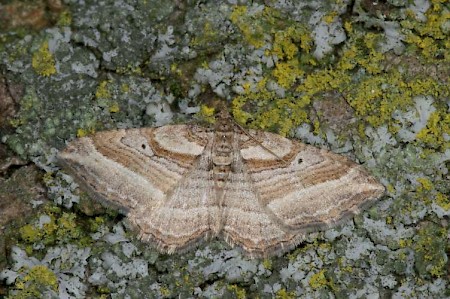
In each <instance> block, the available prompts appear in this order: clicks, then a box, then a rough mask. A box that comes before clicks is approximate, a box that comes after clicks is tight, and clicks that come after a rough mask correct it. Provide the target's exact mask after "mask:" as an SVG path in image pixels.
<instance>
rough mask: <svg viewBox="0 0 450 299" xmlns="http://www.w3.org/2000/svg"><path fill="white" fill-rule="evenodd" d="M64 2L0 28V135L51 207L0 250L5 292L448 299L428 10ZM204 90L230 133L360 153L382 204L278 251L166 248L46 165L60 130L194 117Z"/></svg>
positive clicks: (446, 132)
mask: <svg viewBox="0 0 450 299" xmlns="http://www.w3.org/2000/svg"><path fill="white" fill-rule="evenodd" d="M65 3H66V5H67V7H66V8H65V9H66V10H65V13H64V14H62V15H61V18H60V20H59V21H58V22H57V24H56V25H55V26H54V27H51V28H48V29H45V30H43V31H40V32H36V33H34V34H28V32H22V33H20V34H18V33H15V34H14V37H11V34H8V33H5V32H2V33H0V37H1V39H0V42H1V49H2V51H1V52H0V59H1V62H0V66H1V69H2V71H3V72H4V73H5V76H6V77H7V78H8V80H10V81H11V82H17V83H18V84H21V85H23V86H25V92H24V95H23V96H22V97H21V99H20V103H19V104H20V108H19V110H18V112H17V114H16V118H15V119H13V120H12V121H11V125H12V126H14V128H15V131H14V132H7V134H5V133H6V132H5V133H3V132H2V141H3V142H4V143H6V144H7V145H9V146H10V148H12V149H13V150H14V152H15V153H16V154H18V155H21V156H22V157H28V158H29V159H30V160H31V161H32V162H33V163H35V164H36V165H37V166H38V167H39V168H40V169H42V178H43V182H44V185H45V187H46V190H47V191H48V193H47V194H48V197H49V198H50V199H51V200H53V202H54V203H55V204H56V205H57V207H53V208H51V209H49V210H46V211H44V212H42V211H41V212H39V213H38V214H37V215H35V216H34V217H32V218H31V219H29V220H27V224H20V227H19V230H18V231H19V232H20V233H19V235H18V236H17V238H13V239H12V241H11V242H10V243H8V244H10V245H8V246H9V250H10V252H11V254H10V256H9V258H10V261H9V264H8V265H7V266H6V268H5V270H4V271H1V270H0V271H1V273H2V274H1V277H2V278H3V282H4V284H5V285H7V286H8V288H9V294H8V295H9V296H10V297H11V298H20V296H22V295H24V294H25V295H26V294H27V293H26V291H29V292H32V293H31V295H30V294H28V295H30V296H35V297H39V295H36V294H40V296H43V297H46V298H52V297H55V298H57V297H59V298H61V297H65V298H83V297H86V296H92V297H96V296H97V297H101V298H109V297H110V298H177V297H182V298H214V297H223V298H226V297H234V298H236V297H237V298H246V297H248V298H252V297H256V296H258V297H260V298H273V297H277V298H298V297H302V298H317V297H320V298H331V297H333V296H334V297H338V298H367V297H392V298H405V297H417V298H436V297H445V296H449V295H450V292H449V284H448V279H447V277H448V275H449V273H448V271H449V270H448V258H447V253H448V235H449V228H448V223H447V220H448V216H449V215H450V186H449V184H448V181H449V172H448V168H449V166H450V164H449V163H450V144H449V142H450V137H449V136H450V117H449V112H450V101H449V100H448V97H449V88H448V86H449V84H448V74H449V73H450V70H449V67H448V65H449V64H448V61H449V58H450V57H449V56H448V49H449V45H448V37H449V23H450V21H449V14H448V7H447V6H445V3H443V2H442V1H438V0H430V1H413V2H410V1H387V2H377V3H376V4H377V5H375V4H374V3H375V2H373V1H354V2H351V1H322V2H319V1H316V2H311V1H297V2H289V1H288V2H286V1H275V2H270V3H268V2H267V1H266V2H264V3H263V2H262V1H259V2H252V3H248V2H246V1H241V2H239V3H238V2H236V1H221V2H204V1H203V2H202V1H197V2H182V1H181V2H180V1H173V2H172V1H152V0H148V1H102V2H98V1H84V2H80V1H65ZM211 97H219V98H222V99H223V100H224V101H225V100H227V101H228V102H230V103H231V105H230V106H231V110H232V112H233V115H234V117H235V119H236V120H237V121H238V122H240V123H242V124H244V125H245V126H247V127H251V128H263V129H266V130H272V131H276V132H279V133H281V134H284V135H289V136H295V137H297V138H299V139H301V140H303V141H305V142H307V143H310V144H314V145H317V146H320V147H328V148H330V149H332V150H333V151H335V152H339V153H342V154H346V155H348V156H350V157H351V158H352V159H353V160H355V161H358V162H360V163H363V164H364V166H365V167H366V168H367V169H368V171H370V172H371V173H373V174H374V175H375V176H377V177H378V178H379V179H380V180H381V181H382V183H383V184H384V185H385V186H386V187H387V194H386V196H385V197H384V198H383V199H382V200H381V201H380V202H379V203H378V204H376V205H375V206H373V207H371V208H369V209H368V210H367V211H366V212H364V213H362V214H361V215H358V216H356V217H354V219H353V220H351V221H349V222H348V223H346V224H344V225H341V226H340V227H337V228H334V229H329V230H327V231H325V232H321V233H314V234H310V235H308V237H307V239H306V240H305V242H303V243H301V244H299V246H298V247H297V248H296V249H295V250H293V251H292V252H290V253H288V254H286V255H285V256H282V257H272V258H268V259H266V260H251V259H248V258H246V257H243V256H242V255H241V253H240V252H239V251H238V250H236V249H233V248H230V247H229V246H227V245H226V244H224V243H222V242H218V241H215V240H214V241H211V242H209V243H206V244H203V245H201V246H200V247H199V248H196V249H192V250H190V251H188V252H185V253H180V254H176V255H173V256H167V255H164V254H159V253H158V252H157V251H156V250H155V249H154V248H152V247H151V246H149V245H146V244H142V243H141V242H139V241H138V240H136V236H135V235H134V234H133V232H132V230H131V229H129V227H128V226H127V222H126V220H124V218H123V217H122V216H121V215H120V214H119V213H117V212H114V209H111V208H108V207H106V209H105V208H99V207H98V206H96V205H91V204H89V201H90V200H91V198H89V197H88V196H87V195H86V194H85V193H83V192H82V191H80V188H79V187H78V186H77V184H76V182H75V181H73V179H72V178H71V177H70V176H68V175H66V174H64V173H63V172H61V171H60V170H59V169H58V168H57V167H56V166H55V154H56V151H57V149H60V148H62V147H63V146H64V143H65V141H66V140H69V139H71V138H74V137H75V136H84V135H86V134H90V133H92V132H94V131H98V130H103V129H116V128H128V127H140V126H153V125H163V124H168V123H174V122H179V121H185V120H186V119H189V118H190V116H191V115H192V114H194V113H196V112H199V111H200V113H199V115H203V116H205V117H206V116H208V113H210V108H208V107H207V106H205V105H202V106H201V107H199V104H208V101H206V100H210V99H209V98H211ZM24 171H25V170H24ZM0 186H3V185H0ZM19 196H22V195H20V194H19ZM22 197H23V198H25V196H22ZM0 243H1V242H0ZM33 292H34V293H33Z"/></svg>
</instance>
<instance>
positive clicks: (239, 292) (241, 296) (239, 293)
mask: <svg viewBox="0 0 450 299" xmlns="http://www.w3.org/2000/svg"><path fill="white" fill-rule="evenodd" d="M227 289H228V290H229V291H232V292H234V293H235V294H236V298H237V299H245V298H247V293H246V292H245V289H243V288H240V287H238V286H237V285H235V284H232V285H228V286H227Z"/></svg>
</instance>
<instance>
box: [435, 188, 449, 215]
mask: <svg viewBox="0 0 450 299" xmlns="http://www.w3.org/2000/svg"><path fill="white" fill-rule="evenodd" d="M436 204H437V205H439V206H440V207H441V208H443V209H444V210H446V211H448V210H450V198H449V197H448V196H447V195H445V194H442V193H441V192H437V193H436Z"/></svg>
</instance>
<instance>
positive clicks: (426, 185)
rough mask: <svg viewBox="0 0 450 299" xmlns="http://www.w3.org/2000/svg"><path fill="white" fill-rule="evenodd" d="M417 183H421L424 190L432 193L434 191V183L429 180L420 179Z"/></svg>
mask: <svg viewBox="0 0 450 299" xmlns="http://www.w3.org/2000/svg"><path fill="white" fill-rule="evenodd" d="M417 181H418V182H419V183H420V187H419V188H421V189H422V190H426V191H430V190H432V189H433V183H432V182H431V181H430V180H429V179H428V178H418V179H417Z"/></svg>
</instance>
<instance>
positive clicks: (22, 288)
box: [8, 265, 58, 299]
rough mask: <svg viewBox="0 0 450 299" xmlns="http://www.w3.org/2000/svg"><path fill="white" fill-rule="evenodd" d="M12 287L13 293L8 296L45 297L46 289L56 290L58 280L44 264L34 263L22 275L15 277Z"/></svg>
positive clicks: (20, 297)
mask: <svg viewBox="0 0 450 299" xmlns="http://www.w3.org/2000/svg"><path fill="white" fill-rule="evenodd" d="M14 289H15V290H14V293H13V294H12V296H9V297H8V298H11V299H25V298H45V295H44V294H45V291H46V290H52V291H54V292H56V291H57V290H58V280H57V277H56V275H55V273H53V272H52V271H51V270H50V269H48V268H47V267H46V266H43V265H36V266H33V267H32V268H31V269H29V270H28V273H27V274H26V275H25V276H24V277H22V278H19V279H17V281H16V283H15V285H14Z"/></svg>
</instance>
